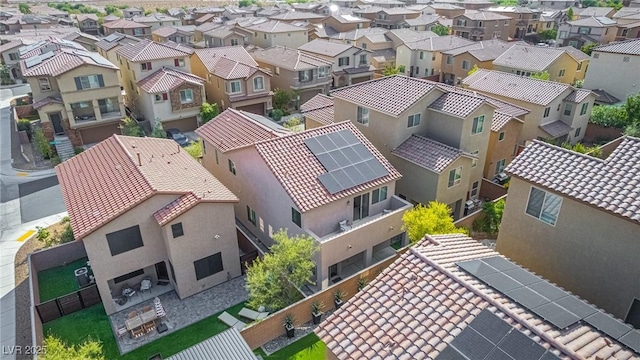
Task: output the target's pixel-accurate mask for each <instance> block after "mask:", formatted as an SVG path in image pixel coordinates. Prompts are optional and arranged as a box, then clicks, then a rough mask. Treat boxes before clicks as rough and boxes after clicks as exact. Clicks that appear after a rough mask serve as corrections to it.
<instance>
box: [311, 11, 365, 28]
mask: <svg viewBox="0 0 640 360" xmlns="http://www.w3.org/2000/svg"><path fill="white" fill-rule="evenodd" d="M322 23H323V24H324V27H325V28H331V29H332V30H333V31H335V32H347V31H353V30H357V29H364V28H368V27H369V26H370V25H371V20H369V19H365V18H362V17H359V16H355V15H352V14H335V15H331V16H327V17H326V18H324V20H323V21H322Z"/></svg>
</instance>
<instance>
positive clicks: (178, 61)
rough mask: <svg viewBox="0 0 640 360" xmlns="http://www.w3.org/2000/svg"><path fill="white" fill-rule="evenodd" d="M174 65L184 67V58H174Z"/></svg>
mask: <svg viewBox="0 0 640 360" xmlns="http://www.w3.org/2000/svg"><path fill="white" fill-rule="evenodd" d="M173 65H174V66H176V67H184V59H173Z"/></svg>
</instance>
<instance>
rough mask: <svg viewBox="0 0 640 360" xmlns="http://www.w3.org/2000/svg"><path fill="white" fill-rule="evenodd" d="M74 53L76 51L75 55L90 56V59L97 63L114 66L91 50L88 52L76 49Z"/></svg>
mask: <svg viewBox="0 0 640 360" xmlns="http://www.w3.org/2000/svg"><path fill="white" fill-rule="evenodd" d="M75 53H76V55H80V56H84V57H88V58H90V59H91V60H93V62H94V63H96V64H98V65H105V66H114V65H113V64H112V63H111V61H109V60H107V59H105V58H104V57H102V56H101V55H100V54H98V53H93V52H88V51H76V52H75Z"/></svg>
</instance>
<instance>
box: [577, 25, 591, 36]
mask: <svg viewBox="0 0 640 360" xmlns="http://www.w3.org/2000/svg"><path fill="white" fill-rule="evenodd" d="M590 32H591V28H588V27H580V28H578V33H579V34H582V35H588V34H589V33H590Z"/></svg>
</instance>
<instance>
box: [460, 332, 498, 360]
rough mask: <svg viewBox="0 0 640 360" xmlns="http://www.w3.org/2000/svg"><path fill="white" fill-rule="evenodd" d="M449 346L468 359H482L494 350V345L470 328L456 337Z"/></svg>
mask: <svg viewBox="0 0 640 360" xmlns="http://www.w3.org/2000/svg"><path fill="white" fill-rule="evenodd" d="M451 345H452V346H454V347H455V348H456V349H457V350H458V351H459V352H460V353H461V354H462V355H465V356H466V357H468V358H469V359H484V358H485V357H486V356H487V355H489V353H490V352H491V350H493V348H495V344H493V343H491V342H490V341H489V340H487V339H486V338H485V337H484V336H482V335H480V333H478V332H477V331H476V330H474V329H473V328H470V327H467V328H465V329H464V331H462V332H461V333H460V334H459V335H458V336H456V337H455V338H454V339H453V341H452V342H451Z"/></svg>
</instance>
